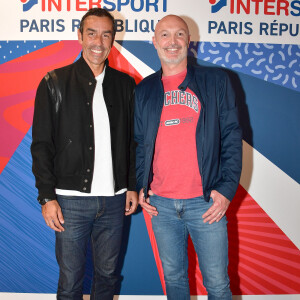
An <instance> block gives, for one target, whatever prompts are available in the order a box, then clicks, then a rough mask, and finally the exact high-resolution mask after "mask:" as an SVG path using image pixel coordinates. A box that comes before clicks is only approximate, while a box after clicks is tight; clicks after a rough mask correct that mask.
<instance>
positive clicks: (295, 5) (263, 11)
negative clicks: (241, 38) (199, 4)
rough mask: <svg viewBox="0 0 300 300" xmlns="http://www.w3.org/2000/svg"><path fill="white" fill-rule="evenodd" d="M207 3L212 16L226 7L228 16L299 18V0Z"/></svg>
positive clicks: (244, 0) (213, 0) (248, 0)
mask: <svg viewBox="0 0 300 300" xmlns="http://www.w3.org/2000/svg"><path fill="white" fill-rule="evenodd" d="M209 3H210V4H211V12H212V13H213V14H214V13H217V12H219V11H220V10H221V9H223V8H224V7H228V8H229V12H230V14H238V15H239V14H246V15H250V14H255V15H266V16H268V15H269V16H272V15H274V16H275V15H276V16H289V15H292V16H296V17H297V16H300V0H293V1H290V0H209Z"/></svg>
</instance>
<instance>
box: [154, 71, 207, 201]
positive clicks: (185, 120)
mask: <svg viewBox="0 0 300 300" xmlns="http://www.w3.org/2000/svg"><path fill="white" fill-rule="evenodd" d="M186 73H187V70H185V71H183V72H181V73H179V74H176V75H174V76H165V77H162V82H163V86H164V92H165V93H164V106H163V109H162V114H161V119H160V126H159V129H158V133H157V138H156V143H155V152H154V158H153V173H154V176H153V181H152V183H151V190H152V191H153V192H154V194H156V195H159V196H162V197H167V198H175V199H188V198H193V197H197V196H202V195H203V189H202V181H201V177H200V173H199V167H198V158H197V149H196V126H197V122H198V119H199V114H200V109H201V104H200V101H199V100H198V98H197V97H196V95H195V94H194V93H193V91H191V90H190V89H186V90H185V91H180V90H179V89H178V86H179V85H180V84H181V83H182V82H183V80H184V78H185V76H186Z"/></svg>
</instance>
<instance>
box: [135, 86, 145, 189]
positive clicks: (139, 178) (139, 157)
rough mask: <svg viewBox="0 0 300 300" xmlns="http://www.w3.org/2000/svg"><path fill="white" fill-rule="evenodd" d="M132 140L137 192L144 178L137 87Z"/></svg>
mask: <svg viewBox="0 0 300 300" xmlns="http://www.w3.org/2000/svg"><path fill="white" fill-rule="evenodd" d="M134 139H135V141H136V143H137V147H136V179H137V185H136V189H137V191H138V192H139V191H140V190H141V189H142V187H143V177H144V163H145V157H144V153H145V152H144V135H143V122H142V105H141V95H140V90H139V88H138V87H137V88H136V92H135V111H134Z"/></svg>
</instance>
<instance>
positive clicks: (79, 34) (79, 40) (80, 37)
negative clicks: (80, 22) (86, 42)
mask: <svg viewBox="0 0 300 300" xmlns="http://www.w3.org/2000/svg"><path fill="white" fill-rule="evenodd" d="M77 37H78V42H79V44H80V45H82V34H81V32H80V30H79V28H78V29H77Z"/></svg>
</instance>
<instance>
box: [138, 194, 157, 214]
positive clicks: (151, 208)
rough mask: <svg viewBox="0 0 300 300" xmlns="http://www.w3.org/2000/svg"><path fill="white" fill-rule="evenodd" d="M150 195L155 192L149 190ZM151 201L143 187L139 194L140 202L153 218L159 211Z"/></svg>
mask: <svg viewBox="0 0 300 300" xmlns="http://www.w3.org/2000/svg"><path fill="white" fill-rule="evenodd" d="M148 195H150V196H152V195H153V192H152V191H151V190H149V191H148ZM149 202H150V201H149V197H148V198H147V199H145V197H144V192H143V189H141V190H140V194H139V204H140V206H141V207H142V208H143V209H144V210H145V211H146V212H147V213H148V214H149V215H150V218H152V216H157V215H158V211H157V210H156V207H154V206H152V205H150V204H149Z"/></svg>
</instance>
